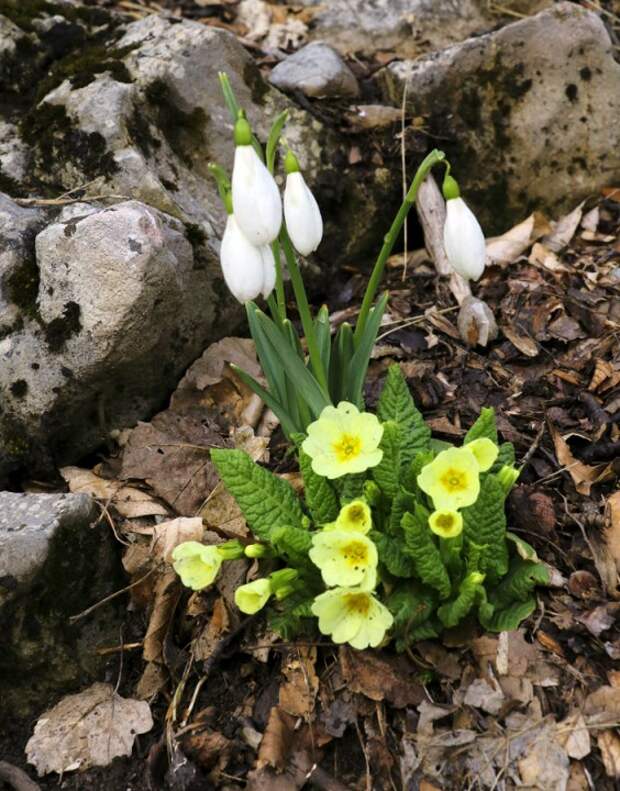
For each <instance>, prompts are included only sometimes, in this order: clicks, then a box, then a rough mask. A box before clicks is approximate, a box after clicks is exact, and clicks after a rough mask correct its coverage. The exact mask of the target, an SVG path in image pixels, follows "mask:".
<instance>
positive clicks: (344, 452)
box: [332, 434, 362, 462]
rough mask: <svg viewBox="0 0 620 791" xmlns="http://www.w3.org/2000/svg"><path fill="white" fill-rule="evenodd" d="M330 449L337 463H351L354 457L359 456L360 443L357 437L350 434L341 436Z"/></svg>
mask: <svg viewBox="0 0 620 791" xmlns="http://www.w3.org/2000/svg"><path fill="white" fill-rule="evenodd" d="M332 447H333V449H334V452H335V454H336V458H337V459H338V461H340V462H344V461H351V460H352V459H354V458H355V457H356V456H359V455H360V452H361V450H362V441H361V439H360V438H359V437H356V436H354V435H352V434H342V436H341V437H340V438H339V440H338V442H334V444H333V446H332Z"/></svg>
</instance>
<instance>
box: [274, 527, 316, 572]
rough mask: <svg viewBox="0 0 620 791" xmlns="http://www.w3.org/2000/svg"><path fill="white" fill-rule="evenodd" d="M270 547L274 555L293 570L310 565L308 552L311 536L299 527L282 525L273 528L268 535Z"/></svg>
mask: <svg viewBox="0 0 620 791" xmlns="http://www.w3.org/2000/svg"><path fill="white" fill-rule="evenodd" d="M269 540H270V542H271V546H272V547H273V548H274V549H275V551H276V554H277V555H279V556H280V557H281V558H284V560H286V562H287V563H288V564H289V565H291V566H293V567H295V568H304V567H308V566H309V565H310V560H309V558H308V552H309V551H310V548H311V547H312V534H311V533H310V532H308V530H304V529H303V528H300V527H290V525H283V526H280V527H274V528H272V530H271V534H270V539H269Z"/></svg>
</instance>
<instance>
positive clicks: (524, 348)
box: [502, 326, 540, 357]
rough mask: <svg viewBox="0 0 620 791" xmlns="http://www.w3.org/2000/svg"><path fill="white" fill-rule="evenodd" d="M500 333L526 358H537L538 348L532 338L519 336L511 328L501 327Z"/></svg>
mask: <svg viewBox="0 0 620 791" xmlns="http://www.w3.org/2000/svg"><path fill="white" fill-rule="evenodd" d="M502 332H503V333H504V335H505V336H506V337H507V338H508V340H509V341H510V343H512V345H513V346H514V347H515V348H516V349H518V350H519V351H520V352H521V354H524V355H525V356H526V357H538V355H539V354H540V347H539V345H538V344H537V343H536V341H535V340H534V339H533V338H530V337H529V336H528V335H521V334H520V333H518V332H517V331H516V330H515V329H514V328H513V327H507V326H502Z"/></svg>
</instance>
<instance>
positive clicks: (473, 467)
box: [418, 445, 480, 511]
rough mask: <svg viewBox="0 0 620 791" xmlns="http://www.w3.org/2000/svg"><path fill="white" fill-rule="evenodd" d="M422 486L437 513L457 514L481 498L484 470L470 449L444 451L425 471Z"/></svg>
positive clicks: (421, 481)
mask: <svg viewBox="0 0 620 791" xmlns="http://www.w3.org/2000/svg"><path fill="white" fill-rule="evenodd" d="M418 486H419V487H420V489H422V491H423V492H426V494H428V496H429V497H430V498H431V500H432V501H433V505H434V506H435V508H437V509H441V510H443V509H447V510H450V511H456V510H457V509H458V508H464V507H465V506H467V505H472V503H475V502H476V500H477V499H478V495H479V494H480V467H479V466H478V461H477V459H476V457H475V456H474V454H473V453H472V452H471V451H470V450H469V445H466V446H465V447H464V448H448V449H447V450H442V451H441V453H439V454H438V455H437V457H436V458H435V459H434V460H433V461H432V462H430V464H427V465H426V466H425V467H422V472H421V473H420V474H419V475H418Z"/></svg>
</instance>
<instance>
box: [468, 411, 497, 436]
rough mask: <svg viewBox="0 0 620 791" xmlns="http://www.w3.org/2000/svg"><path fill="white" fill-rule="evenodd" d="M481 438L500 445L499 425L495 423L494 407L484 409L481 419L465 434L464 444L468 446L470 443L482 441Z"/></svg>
mask: <svg viewBox="0 0 620 791" xmlns="http://www.w3.org/2000/svg"><path fill="white" fill-rule="evenodd" d="M481 437H486V438H487V439H490V440H491V442H494V443H495V444H496V445H497V444H498V439H497V423H496V421H495V410H494V409H493V407H486V406H485V407H482V411H481V412H480V417H479V418H478V420H476V422H475V423H474V425H473V426H472V427H471V428H470V429H469V431H468V432H467V434H465V439H464V440H463V444H464V445H467V443H468V442H473V440H475V439H480V438H481Z"/></svg>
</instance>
